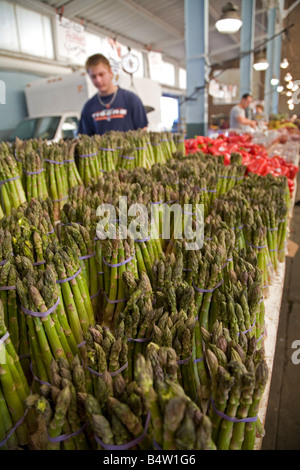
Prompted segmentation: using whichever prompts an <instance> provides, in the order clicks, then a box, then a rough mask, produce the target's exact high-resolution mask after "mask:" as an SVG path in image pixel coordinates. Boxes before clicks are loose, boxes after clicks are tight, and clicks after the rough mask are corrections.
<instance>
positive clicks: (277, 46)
mask: <svg viewBox="0 0 300 470" xmlns="http://www.w3.org/2000/svg"><path fill="white" fill-rule="evenodd" d="M277 30H278V31H277V32H279V30H280V24H279V25H277ZM281 43H282V36H281V34H280V35H279V36H276V38H275V39H274V64H273V71H274V76H275V77H276V78H279V80H280V62H281ZM272 96H273V99H272V108H271V112H272V113H273V114H277V113H278V104H279V93H278V92H277V86H275V87H274V90H273V94H272Z"/></svg>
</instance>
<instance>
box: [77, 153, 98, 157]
mask: <svg viewBox="0 0 300 470" xmlns="http://www.w3.org/2000/svg"><path fill="white" fill-rule="evenodd" d="M95 155H97V153H87V154H86V155H79V158H87V157H94V156H95Z"/></svg>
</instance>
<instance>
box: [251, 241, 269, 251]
mask: <svg viewBox="0 0 300 470" xmlns="http://www.w3.org/2000/svg"><path fill="white" fill-rule="evenodd" d="M247 245H249V246H251V248H256V249H257V250H262V249H263V248H267V245H260V246H255V245H252V244H251V243H249V242H247Z"/></svg>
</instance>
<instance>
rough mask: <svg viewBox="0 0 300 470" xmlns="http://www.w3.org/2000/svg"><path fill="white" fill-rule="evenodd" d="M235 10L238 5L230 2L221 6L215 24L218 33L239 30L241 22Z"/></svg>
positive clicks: (230, 32)
mask: <svg viewBox="0 0 300 470" xmlns="http://www.w3.org/2000/svg"><path fill="white" fill-rule="evenodd" d="M237 12H238V7H237V6H236V5H234V4H233V3H232V2H228V3H226V5H224V6H223V8H222V15H221V17H220V19H219V20H218V21H217V22H216V24H215V26H216V28H217V30H218V31H219V33H222V34H234V33H237V32H238V31H239V30H240V28H241V26H242V24H243V22H242V20H241V18H240V17H239V15H238V13H237Z"/></svg>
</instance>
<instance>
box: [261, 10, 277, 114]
mask: <svg viewBox="0 0 300 470" xmlns="http://www.w3.org/2000/svg"><path fill="white" fill-rule="evenodd" d="M275 26H276V8H271V9H270V10H269V11H268V39H270V38H271V37H273V36H274V34H275ZM267 61H268V62H269V67H268V68H267V70H266V75H265V99H264V101H265V113H266V115H267V117H269V116H270V113H271V112H272V101H273V93H274V90H273V86H272V85H271V80H272V77H273V70H274V39H271V40H269V41H268V42H267Z"/></svg>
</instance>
